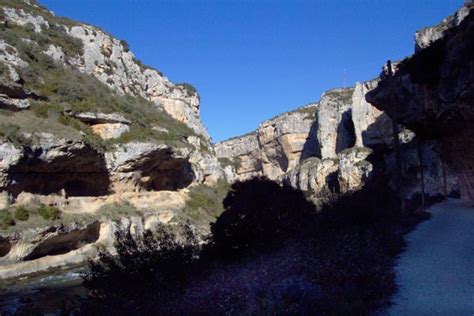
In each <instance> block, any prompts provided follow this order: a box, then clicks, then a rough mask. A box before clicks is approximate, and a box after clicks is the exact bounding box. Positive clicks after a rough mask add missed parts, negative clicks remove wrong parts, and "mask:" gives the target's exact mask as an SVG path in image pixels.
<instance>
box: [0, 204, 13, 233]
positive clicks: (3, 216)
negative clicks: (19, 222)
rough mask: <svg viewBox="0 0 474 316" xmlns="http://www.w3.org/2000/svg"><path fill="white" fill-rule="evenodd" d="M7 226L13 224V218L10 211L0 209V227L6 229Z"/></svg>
mask: <svg viewBox="0 0 474 316" xmlns="http://www.w3.org/2000/svg"><path fill="white" fill-rule="evenodd" d="M9 226H15V220H14V219H13V215H12V213H10V211H8V210H5V209H4V210H0V228H1V229H8V227H9Z"/></svg>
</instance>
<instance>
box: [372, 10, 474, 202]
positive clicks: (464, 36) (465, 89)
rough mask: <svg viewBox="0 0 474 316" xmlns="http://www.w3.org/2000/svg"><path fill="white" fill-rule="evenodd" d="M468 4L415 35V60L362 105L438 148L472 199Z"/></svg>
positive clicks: (473, 71)
mask: <svg viewBox="0 0 474 316" xmlns="http://www.w3.org/2000/svg"><path fill="white" fill-rule="evenodd" d="M473 7H474V4H473V2H472V1H469V2H468V3H466V5H465V6H464V7H463V8H462V9H461V10H460V11H459V12H457V13H456V14H455V15H453V16H451V17H449V18H447V19H445V20H444V21H442V22H441V23H440V24H439V25H436V26H434V27H431V28H426V29H423V30H422V31H419V32H418V33H417V36H416V46H417V50H416V52H415V54H414V55H413V56H412V57H410V58H408V59H406V60H404V61H403V62H401V63H400V64H398V65H397V69H396V72H395V74H394V75H393V76H390V75H389V74H387V73H386V72H384V73H383V74H382V75H381V82H380V83H379V86H378V87H377V88H376V89H374V90H373V91H372V92H369V93H368V94H367V101H368V102H370V103H371V104H373V105H374V106H376V107H377V108H379V109H381V110H383V111H385V112H386V113H387V114H388V115H389V116H391V117H392V118H393V119H395V120H397V121H398V122H399V123H400V124H403V125H405V126H407V127H408V128H409V129H411V130H412V131H414V132H415V133H416V134H417V135H418V136H419V137H420V138H422V139H426V140H430V139H435V140H438V141H439V142H440V143H441V145H442V146H441V149H440V153H441V156H442V157H443V160H444V161H445V162H446V164H447V165H448V166H449V167H450V168H451V169H452V170H454V172H456V173H457V175H458V178H459V181H460V190H461V193H462V196H463V197H465V198H467V199H470V200H473V199H474V174H473V173H472V170H474V159H473V157H474V143H473V141H472V140H473V135H474V129H473V126H474V124H473V123H474V110H473V104H474V84H473V82H474V61H473V56H474V54H473V52H474V50H473V47H474V32H473V30H474V14H473Z"/></svg>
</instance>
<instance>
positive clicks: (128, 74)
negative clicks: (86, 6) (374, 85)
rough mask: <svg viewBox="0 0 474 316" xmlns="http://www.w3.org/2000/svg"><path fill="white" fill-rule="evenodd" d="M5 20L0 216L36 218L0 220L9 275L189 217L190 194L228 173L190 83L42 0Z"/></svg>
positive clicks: (10, 7) (12, 3)
mask: <svg viewBox="0 0 474 316" xmlns="http://www.w3.org/2000/svg"><path fill="white" fill-rule="evenodd" d="M0 28H1V32H0V33H1V34H0V110H1V111H0V112H1V113H0V216H2V218H3V216H6V215H8V214H6V212H8V213H10V215H12V216H13V215H14V214H15V211H16V209H18V208H20V207H24V208H26V209H27V210H28V211H29V214H30V215H31V217H30V219H28V220H25V221H20V220H16V219H15V220H16V225H15V226H7V227H3V226H0V279H1V278H7V277H12V276H20V275H25V274H29V273H36V272H41V271H46V270H47V269H49V268H56V267H61V268H62V267H67V266H69V265H77V264H81V263H83V262H85V261H86V260H87V259H88V258H89V257H94V256H95V255H96V254H97V249H98V248H97V247H98V246H104V245H105V246H106V247H109V246H110V247H111V246H112V245H113V237H114V231H115V230H116V229H118V228H123V229H129V230H130V231H133V233H140V231H142V230H143V228H144V227H145V228H153V227H157V226H158V225H161V224H170V225H180V224H181V223H182V222H183V221H184V219H183V218H184V215H183V214H182V213H185V208H186V205H187V201H188V200H189V192H190V190H191V189H192V188H193V187H194V186H198V185H202V184H203V185H215V184H217V183H220V181H221V180H222V179H223V178H224V177H225V174H224V170H223V168H222V167H221V165H220V163H219V162H218V160H217V157H216V154H215V152H214V148H213V146H212V144H211V139H210V137H209V135H208V132H207V130H206V128H205V126H204V125H203V123H202V121H201V119H200V114H199V108H200V99H199V95H198V93H197V91H196V89H195V88H194V87H193V86H191V85H190V84H187V83H172V82H171V81H170V80H169V79H168V78H167V77H166V76H165V75H163V74H162V73H161V72H159V71H158V70H156V69H153V68H151V67H148V66H145V65H143V64H142V63H141V62H140V61H139V60H138V59H136V58H135V56H134V54H133V53H132V52H131V51H130V50H129V48H128V45H127V43H126V42H125V41H123V40H119V39H117V38H114V37H113V36H112V35H110V34H109V33H107V32H106V31H104V30H101V29H99V28H97V27H94V26H91V25H87V24H84V23H80V22H75V21H72V20H69V19H67V18H64V17H57V16H55V15H54V13H52V12H50V11H48V10H47V9H46V8H44V7H42V6H41V5H39V4H38V3H37V2H36V1H33V0H31V1H27V0H5V1H3V2H2V5H1V6H0ZM227 174H228V175H229V176H230V175H231V174H230V173H229V172H227ZM43 206H44V207H51V208H57V209H59V210H60V212H61V214H62V215H63V216H61V217H60V218H59V219H56V220H46V219H44V218H42V217H41V216H40V215H39V214H38V212H39V208H40V207H43ZM181 215H183V216H181ZM180 216H181V217H180ZM198 222H199V223H198ZM202 222H203V221H200V219H199V220H196V221H195V222H192V223H191V225H194V226H196V227H197V226H198V225H201V223H202ZM1 224H3V223H1ZM1 224H0V225H1ZM206 225H208V223H206ZM205 229H207V227H206V228H205ZM205 229H203V231H204V230H205Z"/></svg>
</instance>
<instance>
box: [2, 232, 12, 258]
mask: <svg viewBox="0 0 474 316" xmlns="http://www.w3.org/2000/svg"><path fill="white" fill-rule="evenodd" d="M11 248H12V244H11V243H10V242H9V241H8V240H7V239H5V238H2V237H0V257H4V256H6V255H7V254H8V253H9V252H10V249H11Z"/></svg>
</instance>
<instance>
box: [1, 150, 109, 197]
mask: <svg viewBox="0 0 474 316" xmlns="http://www.w3.org/2000/svg"><path fill="white" fill-rule="evenodd" d="M7 183H8V185H7V190H8V192H9V193H11V194H13V195H14V196H17V195H18V194H20V193H21V192H29V193H36V194H41V195H47V194H51V193H58V192H59V191H61V190H62V189H64V190H65V193H66V194H67V195H69V196H100V195H105V194H107V193H108V192H109V185H110V180H109V174H108V171H107V168H106V165H105V160H104V157H103V155H102V154H100V153H98V152H97V151H95V150H94V149H92V148H90V147H88V146H81V147H74V146H69V147H64V148H58V149H57V153H56V154H52V151H49V152H48V153H46V152H45V151H44V150H43V149H42V148H37V149H33V150H30V149H28V148H27V149H26V151H25V155H24V156H23V158H22V159H21V160H20V161H19V162H18V163H17V164H16V165H14V166H12V167H11V168H10V169H9V170H8V176H7Z"/></svg>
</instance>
